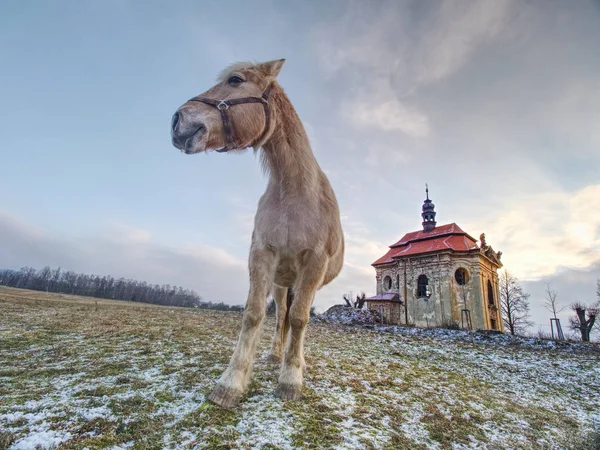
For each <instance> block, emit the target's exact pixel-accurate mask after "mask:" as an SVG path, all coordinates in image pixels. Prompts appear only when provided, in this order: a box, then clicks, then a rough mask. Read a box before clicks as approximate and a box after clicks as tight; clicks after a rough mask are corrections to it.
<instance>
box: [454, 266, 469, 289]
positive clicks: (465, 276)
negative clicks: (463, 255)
mask: <svg viewBox="0 0 600 450" xmlns="http://www.w3.org/2000/svg"><path fill="white" fill-rule="evenodd" d="M454 279H455V280H456V282H457V283H458V284H459V285H460V286H464V285H465V284H467V282H468V281H469V272H467V270H466V269H463V268H462V267H459V268H458V269H456V272H454Z"/></svg>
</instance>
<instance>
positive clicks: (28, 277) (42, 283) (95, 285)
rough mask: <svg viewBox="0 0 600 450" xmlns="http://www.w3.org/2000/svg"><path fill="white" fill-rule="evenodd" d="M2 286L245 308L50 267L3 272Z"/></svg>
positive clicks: (167, 303)
mask: <svg viewBox="0 0 600 450" xmlns="http://www.w3.org/2000/svg"><path fill="white" fill-rule="evenodd" d="M0 286H9V287H15V288H22V289H32V290H35V291H45V292H55V293H61V294H72V295H81V296H85V297H96V298H106V299H111V300H126V301H132V302H142V303H152V304H156V305H165V306H183V307H188V308H203V309H216V310H220V311H242V310H243V307H242V306H238V305H234V306H230V305H226V304H225V303H222V302H221V303H212V302H207V301H204V300H203V299H202V297H201V296H200V295H199V294H198V293H197V292H195V291H193V290H191V289H184V288H183V287H181V286H171V285H170V284H163V285H162V286H160V285H158V284H150V283H147V282H145V281H137V280H131V279H125V278H114V277H112V276H111V275H104V276H100V275H88V274H84V273H76V272H74V271H72V270H61V268H60V267H58V268H56V269H52V268H50V267H49V266H46V267H44V268H42V269H40V270H36V269H34V268H32V267H23V268H21V269H20V270H10V269H5V270H0Z"/></svg>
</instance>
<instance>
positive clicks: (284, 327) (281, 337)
mask: <svg viewBox="0 0 600 450" xmlns="http://www.w3.org/2000/svg"><path fill="white" fill-rule="evenodd" d="M289 293H290V290H289V289H288V288H286V287H281V286H277V285H274V286H273V299H274V300H275V305H276V306H277V311H276V314H275V333H273V340H272V341H271V352H270V353H269V361H270V362H272V363H278V362H279V361H281V350H282V347H283V345H284V344H285V338H286V336H287V332H288V329H289V327H288V324H289V322H288V320H287V314H288V306H289V305H288V295H289Z"/></svg>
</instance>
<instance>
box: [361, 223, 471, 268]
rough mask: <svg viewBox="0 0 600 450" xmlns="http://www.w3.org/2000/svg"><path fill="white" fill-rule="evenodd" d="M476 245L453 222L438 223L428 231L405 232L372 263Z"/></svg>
mask: <svg viewBox="0 0 600 450" xmlns="http://www.w3.org/2000/svg"><path fill="white" fill-rule="evenodd" d="M476 248H478V247H477V241H476V240H475V239H473V238H472V237H471V236H469V235H468V234H467V233H465V232H464V231H463V230H462V229H461V228H460V227H459V226H458V225H456V224H455V223H449V224H447V225H440V226H439V227H435V228H434V229H433V230H431V231H429V232H425V231H423V230H419V231H413V232H412V233H407V234H405V235H404V237H403V238H402V239H400V240H399V241H398V242H396V243H395V244H392V245H390V249H389V250H388V252H387V253H386V254H385V255H383V256H382V257H381V258H379V259H378V260H377V261H375V262H374V263H373V264H372V265H373V266H376V265H379V264H388V263H391V262H392V261H393V260H394V258H402V257H405V256H415V255H420V254H424V253H431V252H438V251H442V250H451V251H455V252H468V251H470V250H474V249H476Z"/></svg>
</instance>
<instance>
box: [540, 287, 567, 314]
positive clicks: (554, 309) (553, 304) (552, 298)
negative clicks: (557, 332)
mask: <svg viewBox="0 0 600 450" xmlns="http://www.w3.org/2000/svg"><path fill="white" fill-rule="evenodd" d="M544 308H546V309H547V310H548V311H550V312H551V313H552V315H553V316H554V318H555V319H558V317H556V315H557V314H559V313H561V312H562V311H564V309H565V308H566V306H559V304H558V293H557V292H556V291H555V290H554V289H551V288H550V283H547V284H546V301H545V302H544Z"/></svg>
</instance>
